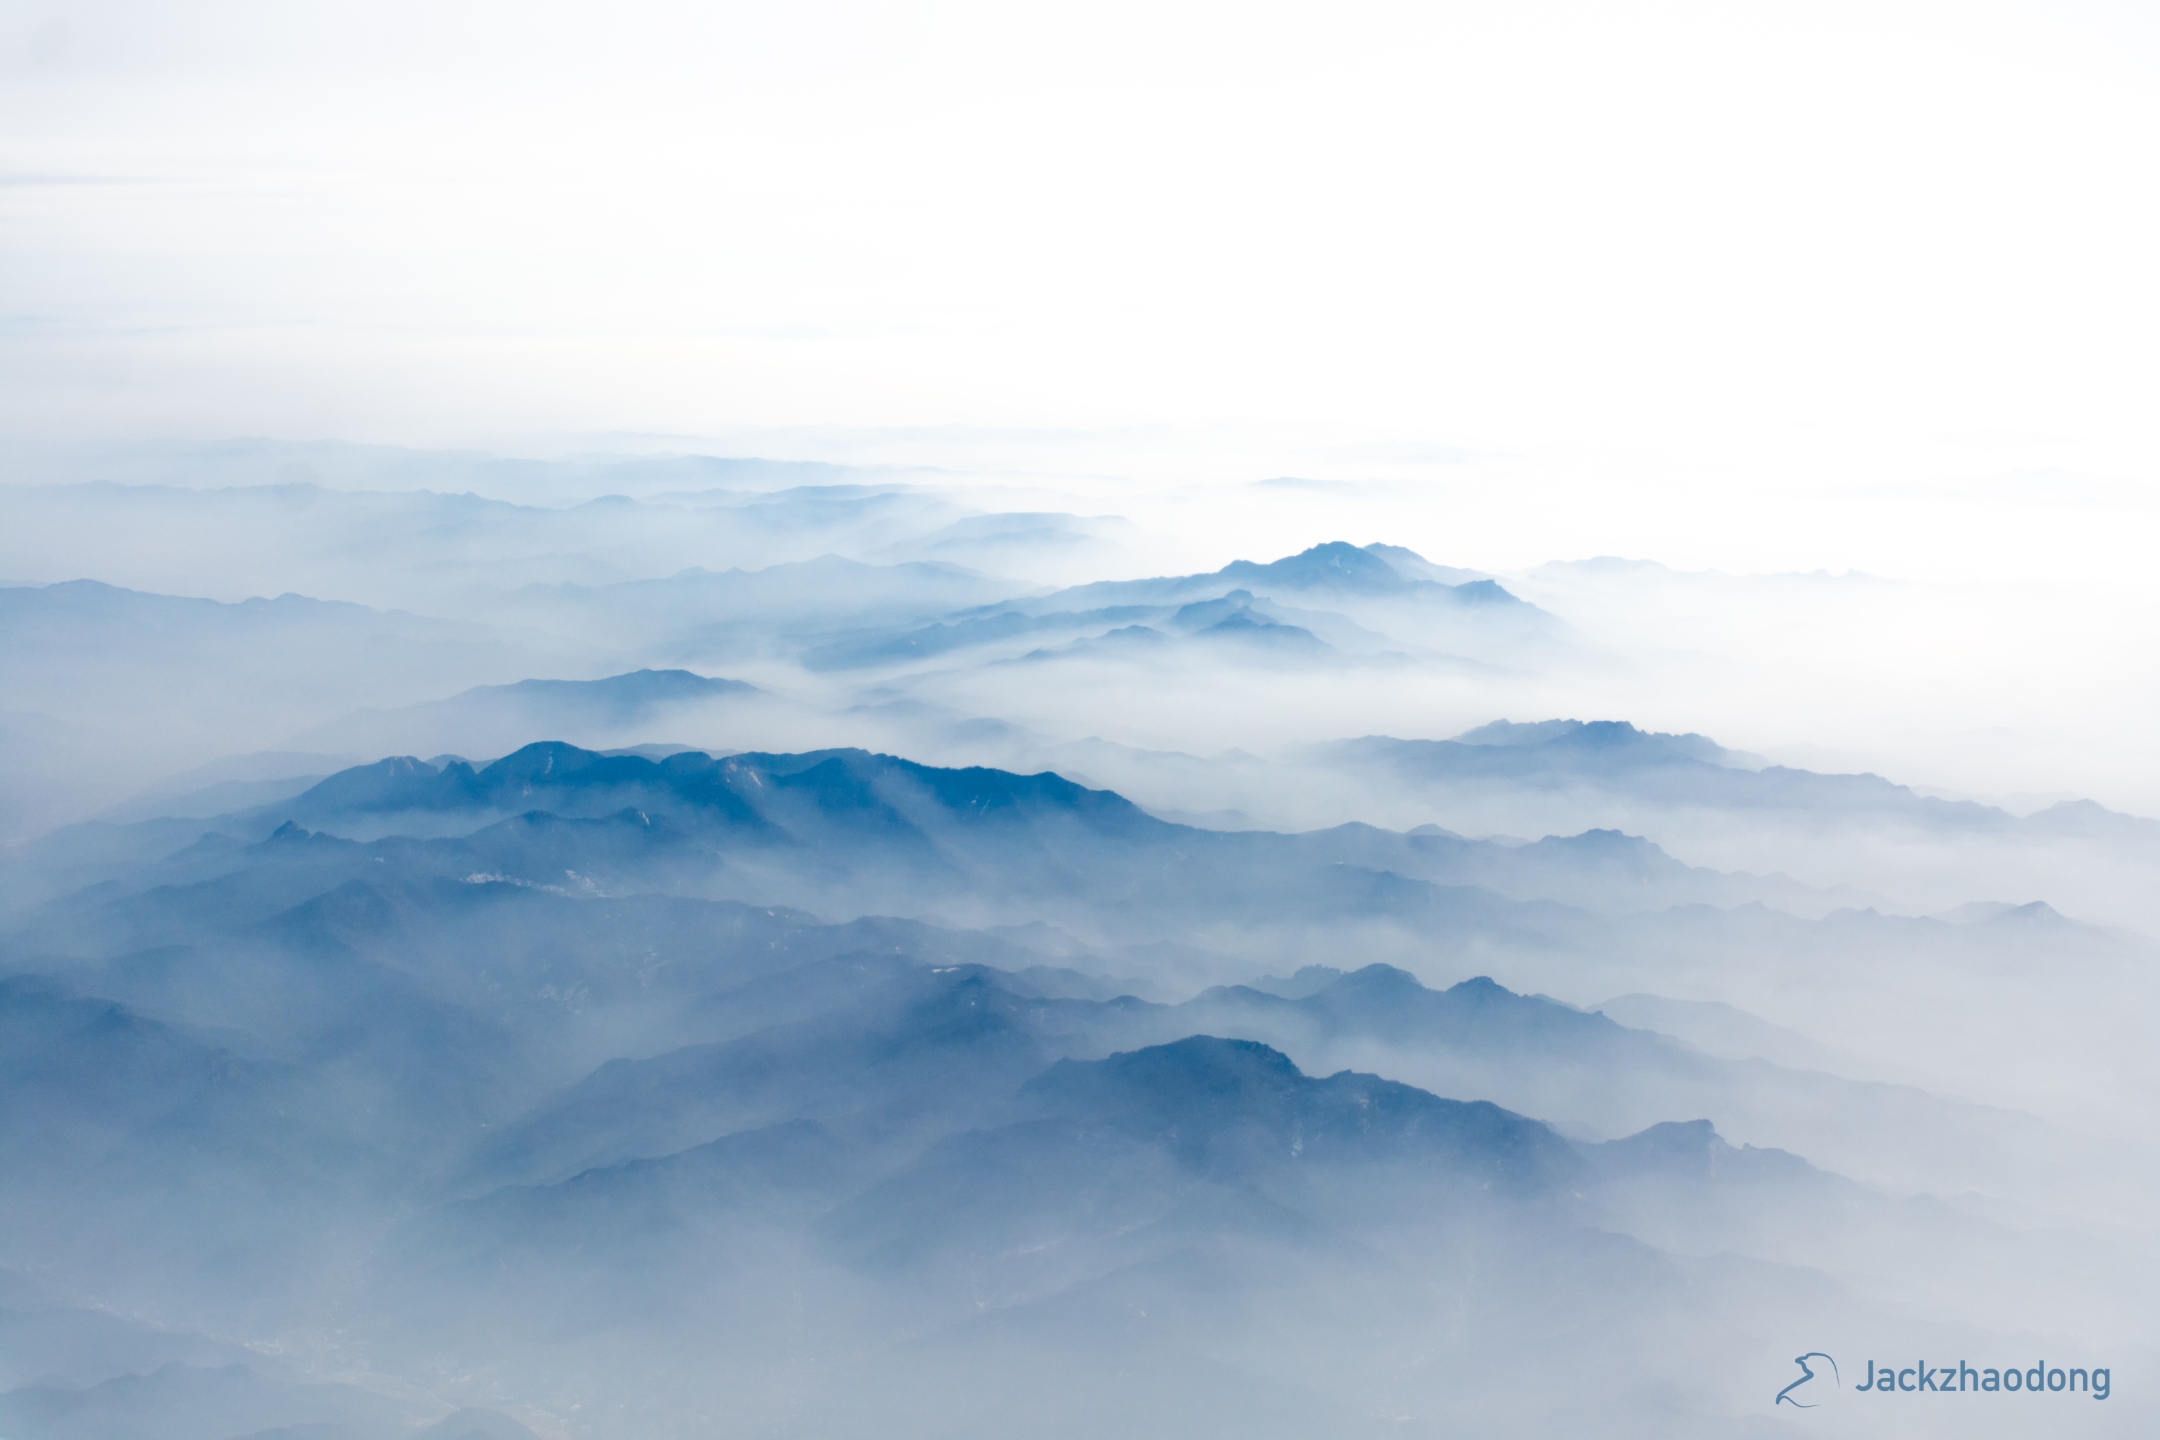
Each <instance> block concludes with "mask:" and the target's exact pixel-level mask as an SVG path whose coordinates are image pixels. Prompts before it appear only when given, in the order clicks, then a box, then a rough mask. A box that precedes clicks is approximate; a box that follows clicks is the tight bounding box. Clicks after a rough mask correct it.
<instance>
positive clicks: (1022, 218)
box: [0, 0, 2160, 579]
mask: <svg viewBox="0 0 2160 1440" xmlns="http://www.w3.org/2000/svg"><path fill="white" fill-rule="evenodd" d="M2155 15H2156V11H2155V10H2154V8H2153V7H2152V6H2150V5H2105V4H2077V3H2051V4H2047V5H2028V6H2005V5H1994V4H1987V3H1972V0H1965V3H1957V4H1945V5H1939V6H1901V5H1889V4H1881V3H1872V4H1864V5H1839V4H1831V3H1810V4H1806V5H1797V4H1785V5H1750V4H1741V3H1718V4H1703V5H1665V4H1621V5H1614V4H1581V5H1541V4H1491V5H1462V4H1433V3H1426V4H1417V5H1404V6H1374V5H1343V4H1330V5H1326V6H1321V5H1309V6H1302V7H1286V6H1263V5H1256V4H1251V3H1247V4H1239V5H1221V6H1204V5H1176V4H1162V3H1151V4H1147V5H1133V6H1116V5H1108V4H1090V5H1087V6H1065V7H1047V6H1026V5H1013V4H1009V3H1008V4H999V5H982V6H966V5H861V6H849V5H829V4H814V3H812V4H788V5H770V4H768V5H758V6H745V5H731V4H705V5H668V4H635V3H630V4H624V3H611V4H607V5H598V4H588V5H580V6H568V5H547V4H537V3H529V0H528V3H519V4H514V5H513V4H495V3H442V0H437V3H432V4H427V5H417V4H404V3H372V4H368V5H342V6H324V5H319V4H310V3H294V0H280V3H259V4H254V3H216V0H191V3H187V4H145V3H129V0H119V3H58V4H52V3H36V0H31V3H22V0H6V3H4V4H0V66H4V69H0V287H4V293H0V367H4V368H0V433H4V434H5V435H7V436H11V437H13V443H14V444H15V445H16V446H17V447H18V450H17V453H18V454H19V455H27V454H31V453H33V452H34V451H35V449H36V448H37V447H38V446H41V445H44V444H47V443H50V442H63V443H76V442H82V441H88V440H95V441H100V442H103V441H110V440H113V439H127V438H141V437H152V436H179V437H194V438H206V437H212V436H224V435H234V434H253V435H270V436H278V437H286V438H294V439H304V438H319V437H331V436H336V437H343V438H349V439H357V440H367V441H383V442H391V443H404V444H420V445H433V444H472V443H479V444H487V445H495V446H508V447H516V448H526V449H532V448H543V449H544V448H546V447H547V446H549V445H551V444H555V445H569V444H588V443H590V442H589V440H588V439H587V438H586V437H591V436H594V435H598V434H602V433H607V432H629V433H639V434H660V435H675V436H695V437H704V438H705V440H706V441H708V442H710V444H713V445H718V446H720V447H721V448H724V449H726V450H729V451H731V452H733V453H769V454H771V453H778V454H804V455H837V456H840V457H842V458H872V459H906V460H924V459H929V460H940V459H942V460H945V461H947V462H953V461H956V460H957V461H958V462H959V463H962V464H965V463H969V462H970V461H971V460H972V459H976V458H980V459H982V460H983V462H984V463H986V464H995V465H999V466H1007V467H1015V466H1016V467H1019V468H1031V467H1032V468H1035V469H1060V468H1063V469H1067V470H1071V469H1089V468H1093V469H1100V470H1110V471H1121V472H1123V473H1127V474H1134V473H1138V474H1142V475H1154V476H1159V477H1160V478H1161V479H1163V480H1165V481H1168V480H1172V479H1176V480H1179V481H1189V480H1192V479H1195V478H1200V479H1216V480H1230V479H1249V478H1255V477H1257V476H1260V475H1268V474H1278V473H1284V472H1286V471H1287V472H1291V473H1297V474H1304V475H1319V476H1324V477H1329V478H1336V479H1347V480H1360V481H1381V482H1388V483H1393V484H1400V485H1408V486H1411V487H1413V489H1414V490H1415V492H1416V494H1417V495H1419V496H1422V497H1423V499H1422V500H1419V501H1417V502H1416V503H1412V502H1411V501H1410V500H1407V499H1406V500H1404V501H1402V502H1401V508H1402V509H1403V510H1404V511H1405V512H1408V511H1412V510H1415V511H1417V512H1418V513H1419V514H1421V515H1422V516H1423V520H1422V522H1421V523H1420V524H1418V525H1413V526H1412V527H1411V528H1413V529H1418V530H1419V531H1420V533H1421V534H1422V533H1423V532H1425V531H1441V530H1444V529H1446V528H1447V527H1446V525H1445V523H1444V522H1445V517H1446V516H1447V515H1448V514H1453V513H1460V514H1464V515H1470V514H1472V513H1473V512H1474V514H1475V518H1476V522H1477V524H1478V525H1479V526H1481V527H1483V529H1482V530H1481V532H1480V536H1479V544H1477V545H1468V544H1465V545H1459V546H1456V547H1454V553H1451V554H1450V555H1449V556H1448V558H1452V559H1457V560H1461V561H1464V562H1467V563H1483V564H1487V565H1494V566H1502V565H1509V564H1528V563H1532V562H1534V561H1536V560H1539V559H1545V558H1551V557H1554V556H1565V555H1570V554H1585V553H1596V552H1599V551H1619V552H1622V553H1631V554H1645V555H1654V556H1657V557H1658V558H1661V559H1666V560H1670V561H1673V562H1675V563H1679V564H1698V565H1700V564H1720V563H1722V564H1726V565H1732V566H1737V567H1740V568H1775V567H1780V566H1798V567H1800V568H1813V567H1814V566H1816V565H1825V566H1830V567H1832V568H1841V567H1845V566H1860V567H1862V568H1869V569H1875V570H1880V571H1886V572H1892V573H1900V574H1921V575H1931V576H1937V577H1941V578H1951V579H1959V578H1970V577H1972V576H1974V575H1989V574H2000V573H2004V572H2005V571H2012V572H2019V573H2031V574H2033V575H2035V576H2039V577H2043V578H2054V579H2063V578H2070V579H2075V578H2077V577H2079V576H2081V575H2083V576H2089V575H2090V574H2091V573H2092V572H2093V571H2094V570H2095V569H2100V570H2105V571H2107V572H2109V573H2113V574H2118V575H2122V574H2132V573H2141V572H2142V571H2143V570H2145V569H2149V568H2150V567H2149V564H2145V563H2141V562H2142V560H2143V557H2147V556H2149V554H2150V553H2151V542H2152V540H2153V538H2154V536H2153V529H2154V525H2153V522H2154V517H2155V509H2154V484H2153V480H2154V477H2155V475H2156V474H2160V430H2156V427H2155V426H2154V425H2153V423H2152V403H2151V402H2152V398H2153V397H2154V396H2155V395H2156V394H2160V383H2156V382H2160V348H2156V346H2155V343H2154V337H2155V336H2156V335H2160V279H2156V275H2160V267H2156V266H2155V265H2154V263H2153V259H2152V257H2153V256H2154V255H2156V254H2160V186H2156V185H2155V184H2154V176H2156V175H2160V84H2156V83H2155V82H2156V79H2160V75H2156V65H2155V62H2156V59H2160V24H2156V21H2155ZM701 448H706V447H704V446H701ZM14 468H15V469H16V472H17V475H18V477H19V478H20V477H22V476H25V475H29V474H30V473H31V472H30V470H28V469H25V468H24V467H21V466H18V467H14ZM32 468H33V469H34V468H35V467H32ZM40 473H42V472H40ZM1473 496H1475V497H1476V499H1475V503H1474V504H1473V502H1472V497H1473ZM1496 497H1497V498H1496ZM1451 507H1468V508H1461V509H1456V508H1451ZM1480 546H1482V548H1480Z"/></svg>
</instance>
